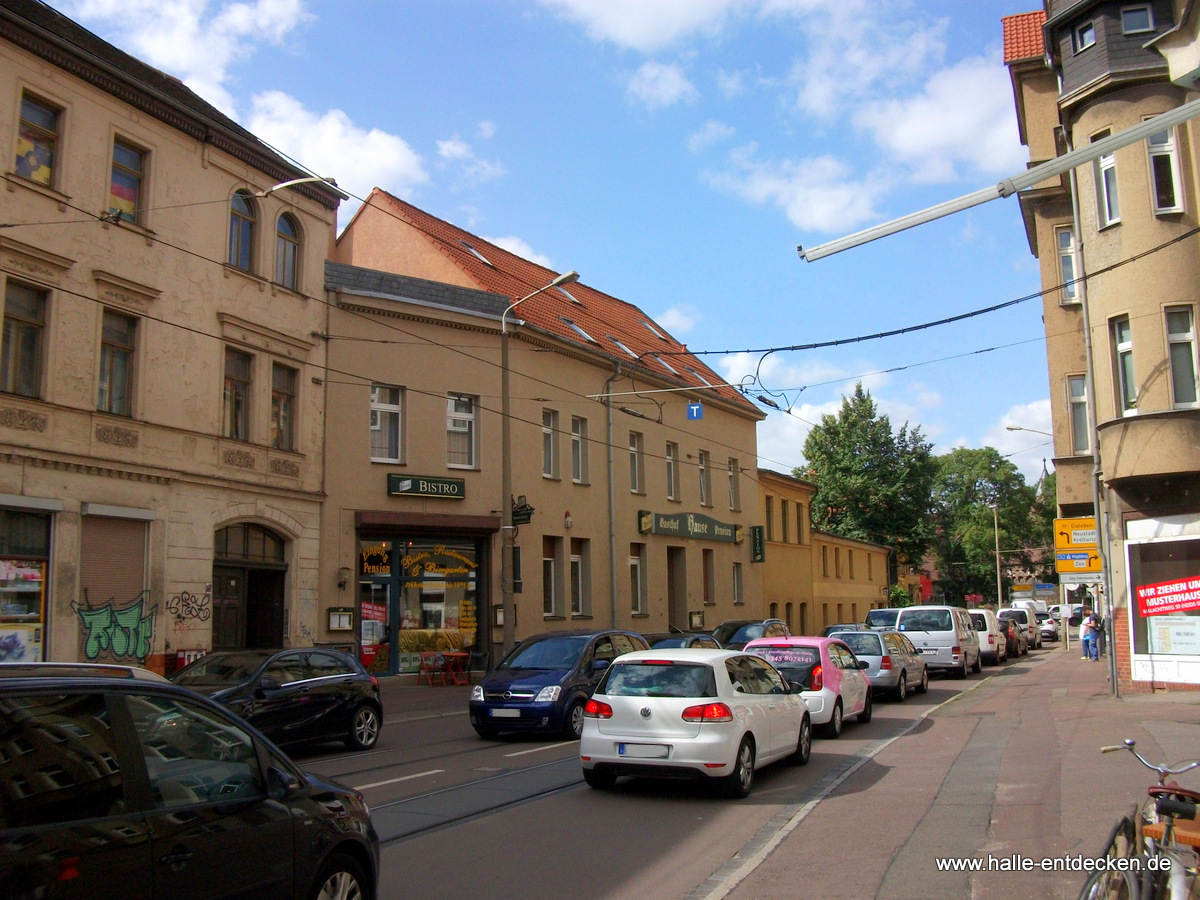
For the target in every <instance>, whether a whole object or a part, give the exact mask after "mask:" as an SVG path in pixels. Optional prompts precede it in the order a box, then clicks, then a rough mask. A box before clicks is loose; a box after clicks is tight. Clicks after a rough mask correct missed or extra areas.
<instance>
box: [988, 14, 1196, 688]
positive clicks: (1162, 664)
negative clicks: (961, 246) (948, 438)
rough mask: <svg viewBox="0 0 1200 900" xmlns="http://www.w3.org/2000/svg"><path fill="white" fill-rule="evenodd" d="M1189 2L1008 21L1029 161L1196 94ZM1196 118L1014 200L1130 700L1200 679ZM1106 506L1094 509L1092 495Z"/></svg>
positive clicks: (1070, 473) (1062, 497) (1070, 494)
mask: <svg viewBox="0 0 1200 900" xmlns="http://www.w3.org/2000/svg"><path fill="white" fill-rule="evenodd" d="M1198 26H1200V11H1198V10H1197V9H1196V5H1195V4H1194V3H1192V2H1190V0H1175V2H1171V0H1153V2H1146V3H1129V2H1111V0H1110V2H1078V0H1071V2H1066V0H1051V2H1047V3H1045V4H1044V7H1043V9H1041V10H1038V11H1036V12H1031V13H1027V14H1024V15H1020V16H1011V17H1008V18H1006V19H1005V20H1004V37H1005V61H1006V63H1007V64H1008V66H1009V70H1010V72H1011V74H1012V80H1013V87H1014V93H1015V99H1016V107H1017V114H1018V123H1019V126H1020V133H1021V139H1022V141H1023V142H1024V143H1025V144H1026V145H1027V146H1028V147H1029V155H1030V162H1031V164H1032V163H1039V162H1043V161H1045V160H1048V159H1052V158H1053V157H1055V156H1058V155H1061V154H1062V153H1063V152H1065V151H1066V150H1067V149H1069V148H1082V147H1086V146H1087V145H1089V144H1090V143H1092V142H1094V141H1097V140H1099V139H1101V138H1104V137H1106V136H1109V135H1115V134H1117V133H1119V132H1121V131H1122V130H1124V129H1128V128H1130V127H1131V126H1135V125H1138V124H1140V123H1141V122H1143V121H1144V120H1146V119H1148V118H1150V117H1153V116H1155V115H1157V114H1160V113H1163V112H1166V111H1168V110H1172V109H1174V108H1176V107H1178V106H1180V105H1181V104H1183V103H1185V102H1187V101H1190V100H1194V99H1196V97H1197V96H1200V95H1198V94H1197V92H1196V87H1197V76H1198V75H1200V65H1198V64H1197V62H1196V58H1197V48H1198V46H1200V44H1198V42H1197V28H1198ZM1198 138H1200V127H1198V125H1197V121H1196V120H1195V119H1192V120H1190V121H1188V122H1186V123H1185V124H1183V125H1181V126H1178V127H1171V128H1163V129H1162V130H1161V131H1159V132H1157V133H1153V134H1151V135H1150V136H1149V137H1148V138H1146V139H1145V140H1141V141H1138V142H1136V143H1133V144H1130V145H1128V146H1125V147H1122V148H1119V149H1116V150H1115V151H1114V152H1112V153H1109V154H1107V155H1102V156H1099V157H1098V158H1097V159H1096V160H1095V161H1094V162H1091V163H1087V164H1085V165H1082V166H1080V167H1078V168H1077V169H1076V170H1075V172H1074V178H1072V177H1069V176H1063V177H1062V178H1055V179H1052V180H1050V181H1047V182H1044V183H1042V184H1040V185H1037V186H1036V187H1035V188H1033V189H1031V190H1028V191H1025V192H1023V193H1022V195H1021V197H1020V200H1021V212H1022V215H1023V217H1024V221H1025V226H1026V231H1027V234H1028V237H1029V245H1030V249H1031V250H1032V252H1033V254H1034V255H1035V256H1037V257H1038V259H1039V261H1040V264H1041V277H1042V284H1043V286H1044V289H1045V293H1044V305H1043V312H1044V318H1045V326H1046V353H1047V361H1048V364H1049V373H1050V398H1051V407H1052V411H1053V419H1054V443H1055V460H1054V462H1055V467H1056V469H1057V477H1058V505H1059V510H1060V515H1061V516H1063V517H1075V516H1090V515H1092V514H1093V512H1095V514H1096V515H1097V522H1098V526H1099V537H1100V543H1101V545H1102V547H1103V548H1104V550H1105V551H1106V554H1107V564H1108V570H1109V575H1110V581H1111V584H1110V585H1109V586H1108V589H1109V591H1110V596H1109V599H1107V600H1105V599H1104V594H1103V591H1104V587H1105V586H1104V585H1103V584H1102V579H1101V578H1100V576H1099V575H1092V576H1083V577H1085V578H1090V579H1091V580H1092V582H1093V584H1092V590H1093V593H1095V594H1096V596H1097V597H1098V598H1100V599H1101V600H1102V604H1103V608H1104V609H1105V610H1106V611H1107V612H1109V613H1111V625H1112V630H1111V631H1110V633H1109V637H1110V639H1111V638H1115V644H1116V651H1117V652H1116V664H1117V672H1118V678H1119V681H1120V684H1121V686H1122V687H1123V688H1125V689H1131V690H1137V691H1148V690H1154V689H1158V688H1162V687H1172V688H1182V687H1192V688H1194V687H1196V686H1198V685H1200V599H1196V598H1200V592H1197V590H1196V583H1197V582H1196V580H1197V579H1198V578H1200V477H1198V476H1200V390H1198V383H1197V353H1196V345H1197V333H1196V327H1197V326H1196V316H1197V302H1198V301H1200V252H1198V251H1200V237H1198V236H1197V234H1196V228H1197V225H1198V224H1200V219H1198V216H1197V212H1198V205H1200V194H1198V192H1197V178H1198V175H1200V168H1198V165H1197V163H1198V162H1200V157H1198V156H1197V149H1196V148H1197V139H1198ZM1097 478H1098V487H1097V488H1096V490H1097V493H1098V496H1099V505H1098V508H1097V507H1094V505H1093V486H1094V484H1096V479H1097Z"/></svg>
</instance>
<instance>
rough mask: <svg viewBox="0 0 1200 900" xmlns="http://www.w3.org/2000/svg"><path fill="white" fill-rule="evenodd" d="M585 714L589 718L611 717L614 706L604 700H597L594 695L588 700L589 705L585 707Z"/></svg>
mask: <svg viewBox="0 0 1200 900" xmlns="http://www.w3.org/2000/svg"><path fill="white" fill-rule="evenodd" d="M583 714H584V715H585V716H587V717H588V718H589V719H611V718H612V714H613V713H612V707H611V706H609V705H608V704H607V703H605V702H604V701H603V700H597V699H596V698H595V697H593V698H592V699H591V700H589V701H588V702H587V706H585V707H584V708H583Z"/></svg>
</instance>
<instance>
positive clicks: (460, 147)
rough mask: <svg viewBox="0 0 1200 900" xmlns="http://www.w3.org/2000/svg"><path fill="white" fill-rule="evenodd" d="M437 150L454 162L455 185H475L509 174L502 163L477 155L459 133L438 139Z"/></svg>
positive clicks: (441, 155)
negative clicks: (442, 139)
mask: <svg viewBox="0 0 1200 900" xmlns="http://www.w3.org/2000/svg"><path fill="white" fill-rule="evenodd" d="M437 152H438V156H440V157H441V158H442V159H443V160H446V162H447V163H452V164H454V166H455V180H456V182H457V184H456V185H455V187H464V186H467V187H474V186H475V185H478V184H482V183H483V182H485V181H493V180H495V179H497V178H502V177H504V176H505V175H507V174H508V170H507V169H506V168H504V165H503V164H502V163H499V162H494V161H493V160H488V159H481V158H479V157H478V156H476V155H475V150H474V149H473V148H472V147H471V145H470V144H468V143H467V142H466V141H464V140H463V139H462V138H461V137H459V136H458V135H457V134H456V135H454V137H452V138H449V139H447V140H444V141H438V142H437Z"/></svg>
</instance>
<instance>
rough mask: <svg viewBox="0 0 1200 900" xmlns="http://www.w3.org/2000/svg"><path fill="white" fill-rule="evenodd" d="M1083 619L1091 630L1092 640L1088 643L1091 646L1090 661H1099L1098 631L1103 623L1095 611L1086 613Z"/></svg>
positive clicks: (1102, 626)
mask: <svg viewBox="0 0 1200 900" xmlns="http://www.w3.org/2000/svg"><path fill="white" fill-rule="evenodd" d="M1084 621H1085V622H1087V623H1088V624H1089V627H1090V628H1091V632H1092V642H1091V644H1090V645H1089V646H1090V648H1091V654H1092V662H1100V631H1101V629H1102V628H1104V624H1103V622H1102V620H1101V619H1100V617H1099V616H1098V615H1096V613H1095V612H1090V613H1088V615H1087V617H1086V618H1085V619H1084Z"/></svg>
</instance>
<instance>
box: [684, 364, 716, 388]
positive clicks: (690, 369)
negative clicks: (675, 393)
mask: <svg viewBox="0 0 1200 900" xmlns="http://www.w3.org/2000/svg"><path fill="white" fill-rule="evenodd" d="M684 368H685V369H687V370H688V371H689V372H691V373H692V374H693V375H695V376H696V377H697V378H699V379H700V382H701V383H702V384H707V385H708V386H709V387H712V386H713V384H712V382H711V381H709V380H708V379H707V378H705V377H704V376H703V375H701V374H700V373H699V372H697V371H696V370H695V369H693V368H692V367H691V366H684Z"/></svg>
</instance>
